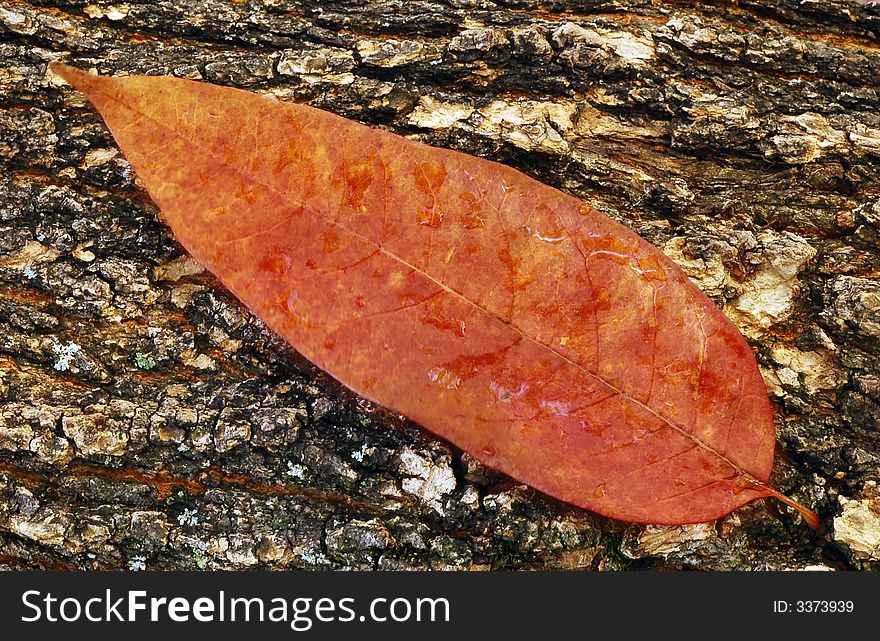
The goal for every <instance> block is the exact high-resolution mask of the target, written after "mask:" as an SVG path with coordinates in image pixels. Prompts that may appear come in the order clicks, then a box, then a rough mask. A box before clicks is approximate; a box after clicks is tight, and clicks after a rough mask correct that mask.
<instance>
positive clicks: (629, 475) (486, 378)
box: [53, 65, 816, 524]
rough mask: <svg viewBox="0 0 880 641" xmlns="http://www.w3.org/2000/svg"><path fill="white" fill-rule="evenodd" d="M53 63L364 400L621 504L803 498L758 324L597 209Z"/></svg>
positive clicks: (211, 242) (190, 238) (725, 505)
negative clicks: (791, 483)
mask: <svg viewBox="0 0 880 641" xmlns="http://www.w3.org/2000/svg"><path fill="white" fill-rule="evenodd" d="M53 69H54V70H55V71H56V73H59V74H61V75H62V76H63V77H65V78H66V79H67V80H68V81H70V82H71V83H72V84H74V85H75V86H76V87H77V88H79V89H80V90H82V91H83V92H84V93H85V94H86V95H87V97H88V98H89V99H90V100H91V101H92V103H93V104H95V106H96V107H97V108H98V110H99V111H100V112H101V114H102V116H103V117H104V119H105V121H106V122H107V124H108V125H109V127H110V129H111V131H112V132H113V134H114V137H115V138H116V140H117V142H118V143H119V145H120V146H121V148H122V149H123V151H124V153H125V155H126V157H127V158H128V159H129V161H130V162H131V164H132V165H133V166H134V168H135V170H136V172H137V174H138V176H139V177H140V179H141V180H142V181H143V183H144V184H145V185H146V187H147V190H148V191H149V193H150V196H151V197H152V198H153V200H154V201H155V202H156V203H157V205H158V206H159V207H160V209H161V211H162V214H163V216H164V218H165V219H166V221H167V222H168V224H169V225H170V226H171V228H172V229H173V230H174V232H175V234H176V236H177V238H178V239H179V240H180V242H181V243H182V244H183V245H184V247H186V249H187V250H188V251H189V252H190V253H191V254H192V255H193V256H194V257H195V258H196V259H198V260H199V261H200V262H201V263H202V264H204V265H205V266H206V267H207V268H208V269H209V270H210V271H212V272H214V273H215V274H216V275H217V276H218V277H219V278H220V279H221V280H222V281H223V283H224V284H225V285H226V286H227V287H228V288H229V289H230V291H232V292H233V293H234V294H235V295H236V296H237V297H238V298H239V299H240V300H241V301H243V302H244V303H245V304H246V305H247V306H248V307H249V308H250V309H251V310H252V311H253V312H254V313H255V314H256V315H257V316H259V317H260V318H262V319H263V320H264V321H265V322H266V323H267V325H268V326H269V327H271V328H272V329H273V330H274V331H276V332H277V333H278V334H280V335H281V336H283V337H284V338H285V339H286V340H287V341H289V342H290V343H291V344H292V345H293V346H294V347H295V348H296V349H297V350H299V351H300V352H301V353H302V354H303V355H305V356H306V357H307V358H309V359H310V360H311V361H312V362H314V363H315V364H316V365H318V366H320V367H321V368H322V369H324V370H326V371H327V372H329V373H330V374H331V375H333V376H334V377H335V378H337V379H338V380H340V381H341V382H342V383H344V384H345V385H347V386H348V387H350V388H351V389H353V390H355V391H356V392H358V393H359V394H361V395H363V396H365V397H367V398H370V399H372V400H374V401H376V402H378V403H380V404H383V405H385V406H387V407H389V408H391V409H394V410H396V411H399V412H401V413H403V414H405V415H407V416H408V417H410V418H412V419H413V420H415V421H417V422H418V423H420V424H421V425H423V426H425V427H426V428H428V429H429V430H431V431H432V432H434V433H435V434H437V435H439V436H441V437H443V438H446V439H448V440H449V441H451V442H452V443H454V444H456V445H457V446H459V447H461V448H462V449H464V450H465V451H467V452H468V453H470V454H471V455H473V456H474V457H476V458H478V459H480V460H481V461H483V462H484V463H486V464H488V465H490V466H492V467H494V468H497V469H499V470H501V471H504V472H505V473H507V474H509V475H511V476H512V477H514V478H515V479H517V480H519V481H522V482H525V483H528V484H530V485H532V486H534V487H536V488H538V489H540V490H542V491H544V492H546V493H548V494H551V495H553V496H555V497H558V498H560V499H563V500H565V501H568V502H571V503H573V504H576V505H579V506H582V507H585V508H587V509H590V510H594V511H596V512H599V513H601V514H604V515H607V516H610V517H614V518H619V519H624V520H630V521H638V522H653V523H668V524H677V523H690V522H699V521H706V520H711V519H715V518H718V517H720V516H723V515H725V514H727V513H729V512H730V511H731V510H733V509H735V508H737V507H739V506H741V505H744V504H745V503H748V502H749V501H752V500H754V499H757V498H762V497H768V496H776V497H777V498H781V499H782V500H785V501H786V502H789V503H790V501H788V499H785V497H782V496H781V495H779V494H778V493H777V492H776V491H775V490H773V489H772V488H770V487H769V485H768V484H767V481H768V478H769V474H770V469H771V467H772V464H773V451H774V443H775V437H774V425H773V417H772V412H771V409H770V405H769V402H768V399H767V393H766V390H765V387H764V382H763V380H762V378H761V376H760V373H759V371H758V368H757V365H756V363H755V359H754V356H753V355H752V353H751V350H750V348H749V346H748V344H747V343H746V341H745V340H744V339H743V337H742V336H741V335H740V334H739V332H738V330H737V329H736V327H735V326H734V325H733V324H732V323H730V321H728V320H727V319H726V318H725V317H724V316H723V315H722V314H721V312H720V311H719V310H718V309H717V308H716V307H715V306H714V305H713V304H712V303H711V301H710V300H709V299H708V298H706V296H705V295H704V294H703V293H702V292H700V291H699V290H698V289H697V288H696V287H695V286H694V285H693V284H692V283H691V282H690V281H689V280H688V279H687V277H686V276H685V275H684V274H683V273H682V272H681V271H680V270H679V269H678V268H677V267H676V266H675V265H674V264H673V263H672V262H671V261H670V260H669V259H667V258H666V257H665V256H664V255H663V254H662V253H661V252H660V251H659V250H657V249H656V248H654V247H653V246H651V245H650V244H648V243H647V242H645V241H644V240H642V239H641V238H639V237H638V236H637V235H636V234H634V233H633V232H631V231H630V230H628V229H627V228H625V227H623V226H622V225H620V224H618V223H615V222H614V221H612V220H611V219H609V218H607V217H606V216H604V215H602V214H601V213H599V212H598V211H596V210H595V209H593V208H592V207H590V206H589V205H586V204H584V203H583V202H581V201H579V200H577V199H575V198H572V197H570V196H568V195H566V194H564V193H562V192H560V191H558V190H556V189H553V188H551V187H548V186H546V185H543V184H541V183H538V182H536V181H534V180H532V179H531V178H529V177H527V176H525V175H524V174H522V173H520V172H518V171H515V170H513V169H510V168H508V167H505V166H503V165H499V164H497V163H493V162H489V161H486V160H482V159H479V158H475V157H471V156H467V155H464V154H461V153H457V152H453V151H448V150H443V149H437V148H432V147H428V146H426V145H422V144H418V143H415V142H412V141H409V140H406V139H404V138H401V137H399V136H395V135H393V134H389V133H386V132H382V131H378V130H375V129H371V128H368V127H364V126H362V125H360V124H357V123H355V122H352V121H349V120H346V119H343V118H340V117H338V116H335V115H332V114H329V113H325V112H323V111H319V110H316V109H313V108H310V107H306V106H302V105H295V104H283V103H279V102H275V101H271V100H267V99H265V98H262V97H260V96H257V95H254V94H251V93H248V92H244V91H240V90H235V89H228V88H221V87H217V86H212V85H208V84H203V83H196V82H191V81H185V80H179V79H173V78H155V77H154V78H148V77H131V78H115V79H111V78H99V77H95V76H91V75H89V74H86V73H85V72H82V71H79V70H75V69H73V68H71V67H65V66H61V65H56V66H54V67H53ZM796 507H798V509H801V510H802V513H803V514H804V516H805V518H807V520H808V521H811V522H815V518H816V517H815V515H813V514H812V513H810V512H809V511H807V510H805V509H803V508H801V507H800V506H796Z"/></svg>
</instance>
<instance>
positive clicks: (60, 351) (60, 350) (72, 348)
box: [52, 341, 82, 372]
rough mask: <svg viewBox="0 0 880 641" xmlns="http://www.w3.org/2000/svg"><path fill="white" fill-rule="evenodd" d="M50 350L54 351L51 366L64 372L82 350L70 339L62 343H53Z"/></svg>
mask: <svg viewBox="0 0 880 641" xmlns="http://www.w3.org/2000/svg"><path fill="white" fill-rule="evenodd" d="M52 351H53V352H55V364H54V365H53V367H54V368H55V369H57V370H58V371H59V372H66V371H67V370H69V369H70V366H71V365H72V364H73V362H74V361H75V360H76V358H77V356H78V355H79V354H80V353H81V352H82V347H80V346H79V345H77V344H76V343H74V342H73V341H70V342H68V343H66V344H64V345H53V346H52Z"/></svg>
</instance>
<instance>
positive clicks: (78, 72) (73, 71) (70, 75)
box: [49, 62, 97, 89]
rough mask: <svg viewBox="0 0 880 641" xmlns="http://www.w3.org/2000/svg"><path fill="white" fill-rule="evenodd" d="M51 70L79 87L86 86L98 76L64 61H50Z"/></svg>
mask: <svg viewBox="0 0 880 641" xmlns="http://www.w3.org/2000/svg"><path fill="white" fill-rule="evenodd" d="M49 71H51V72H52V73H54V74H55V75H56V76H60V77H61V78H63V79H64V80H65V82H67V83H68V84H70V85H73V86H74V87H76V88H77V89H82V88H83V87H84V86H88V85H90V84H92V83H93V82H94V80H95V79H96V78H97V76H93V75H92V74H90V73H89V72H87V71H84V70H82V69H78V68H77V67H71V66H70V65H66V64H64V63H63V62H50V63H49Z"/></svg>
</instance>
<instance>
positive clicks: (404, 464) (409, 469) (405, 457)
mask: <svg viewBox="0 0 880 641" xmlns="http://www.w3.org/2000/svg"><path fill="white" fill-rule="evenodd" d="M399 458H400V472H401V474H402V475H404V476H405V477H406V478H404V479H403V483H402V487H403V491H404V492H406V493H407V494H411V495H413V496H415V497H417V498H418V499H419V500H421V501H422V502H423V503H425V504H426V505H429V506H431V507H432V508H434V509H435V510H437V511H438V512H442V511H443V509H442V504H441V499H442V498H443V497H444V496H446V495H447V494H449V493H450V492H452V491H453V490H454V489H455V474H454V473H453V472H452V465H451V460H450V459H449V457H448V456H443V457H440V458H439V460H437V461H435V460H432V459H430V458H428V457H424V456H421V455H420V454H418V453H417V452H415V451H414V450H412V449H410V448H406V449H404V450H403V451H402V452H401V453H400V457H399Z"/></svg>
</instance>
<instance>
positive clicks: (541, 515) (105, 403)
mask: <svg viewBox="0 0 880 641" xmlns="http://www.w3.org/2000/svg"><path fill="white" fill-rule="evenodd" d="M878 36H880V6H877V5H875V4H870V3H868V4H866V3H860V2H853V1H845V0H822V1H820V0H816V1H812V2H802V1H800V0H772V1H771V0H766V1H763V0H762V1H746V0H743V1H740V2H735V1H734V2H730V1H728V2H722V1H717V2H709V3H706V2H700V3H697V2H664V3H658V2H652V1H649V0H619V1H614V0H609V1H604V2H602V1H589V0H575V1H572V2H542V3H539V2H531V1H530V0H507V1H504V0H498V1H497V2H478V1H471V0H447V1H445V2H443V1H440V0H435V1H427V0H424V1H418V2H403V1H399V0H390V1H387V2H369V3H361V2H344V1H343V2H334V1H330V2H317V1H298V2H294V1H288V0H265V1H259V0H245V1H243V2H233V3H225V2H217V1H213V0H189V1H187V2H179V1H173V2H172V1H171V0H165V1H158V2H131V3H127V2H121V3H120V2H115V1H114V2H113V3H110V2H104V1H97V2H86V1H83V0H62V1H61V2H55V3H52V4H51V5H50V4H49V3H43V2H39V1H34V2H24V1H22V0H2V2H0V61H2V66H0V132H2V133H0V163H2V168H3V169H2V172H0V566H5V567H9V568H22V567H29V568H35V567H44V568H59V567H60V568H82V569H99V568H100V569H105V568H135V569H137V568H144V567H145V568H149V569H172V568H174V569H189V568H245V567H247V568H318V569H319V568H343V567H344V568H389V569H392V568H442V569H446V568H474V569H489V568H493V569H494V568H547V569H553V568H587V569H618V568H684V567H688V568H701V569H745V568H756V569H759V568H779V569H797V568H803V567H808V566H823V567H830V568H860V567H866V568H876V567H878V559H880V551H878V550H880V517H878V516H877V515H878V514H880V499H878V496H877V491H876V480H877V478H878V474H880V436H878V427H880V365H878V356H880V285H878V284H877V276H878V274H880V115H878V114H880V95H878V84H880V46H878ZM53 60H60V61H64V62H68V63H71V64H75V65H77V66H80V67H85V68H90V69H96V70H97V71H99V72H100V73H103V74H122V73H128V74H135V73H149V74H165V75H176V76H182V77H188V78H196V79H204V80H207V81H210V82H215V83H220V84H226V85H232V86H238V87H244V88H247V89H249V90H251V91H257V92H261V93H266V94H269V95H273V96H275V97H277V98H279V99H282V100H296V101H301V102H307V103H309V104H312V105H314V106H317V107H321V108H323V109H327V110H330V111H333V112H336V113H339V114H342V115H344V116H347V117H349V118H353V119H356V120H359V121H361V122H364V123H367V124H371V125H374V126H380V127H384V128H387V129H390V130H392V131H395V132H398V133H401V134H404V135H408V136H411V137H413V138H416V139H420V140H423V141H425V142H428V143H430V144H434V145H438V146H443V147H450V148H455V149H459V150H461V151H465V152H468V153H472V154H475V155H480V156H483V157H486V158H491V159H493V160H498V161H501V162H504V163H507V164H509V165H512V166H514V167H517V168H519V169H522V170H523V171H525V172H527V173H529V174H530V175H532V176H535V177H536V178H538V179H540V180H542V181H544V182H546V183H549V184H552V185H555V186H558V187H559V188H561V189H564V190H566V191H568V192H569V193H572V194H575V195H577V196H579V197H581V198H583V199H585V200H587V201H589V202H590V203H591V204H593V205H594V206H596V207H598V208H599V209H601V210H603V211H604V212H606V213H607V214H609V215H611V216H613V217H615V218H617V219H618V220H621V221H622V222H624V223H626V224H628V225H630V226H631V227H632V228H634V229H635V230H636V231H637V232H638V233H640V234H641V235H643V236H644V237H645V238H647V239H648V240H650V241H651V242H653V243H655V244H656V245H658V246H660V247H662V248H663V249H664V251H666V252H667V254H669V255H670V256H671V257H672V258H674V259H675V260H676V261H678V262H679V263H680V264H681V265H682V266H683V267H684V268H685V269H686V271H688V273H689V274H690V275H691V276H692V278H693V279H694V280H695V282H697V283H698V284H699V285H700V286H701V287H702V288H703V289H704V290H705V291H706V292H707V293H708V294H709V295H710V296H711V297H712V298H713V300H715V301H716V302H717V303H718V305H719V306H720V307H722V309H724V311H725V312H726V313H727V314H728V315H729V317H730V318H731V319H732V320H733V321H734V322H735V323H737V325H738V326H739V327H740V329H741V330H742V331H743V333H744V334H745V335H746V336H747V337H748V338H749V340H750V341H751V343H752V345H753V347H754V349H755V352H756V354H757V356H758V360H759V363H760V365H761V367H762V370H763V372H764V374H765V378H766V380H767V383H768V389H769V391H770V394H771V398H772V399H773V401H774V403H775V408H776V415H777V431H778V436H779V443H778V447H777V463H776V467H775V471H774V476H773V482H774V484H775V485H776V486H777V487H778V488H779V489H780V490H782V491H785V492H786V493H789V494H790V495H792V496H793V497H795V498H796V499H797V500H799V501H801V502H803V503H805V504H807V505H810V506H812V507H813V508H814V509H816V510H817V511H818V512H819V513H820V515H821V516H822V517H823V519H824V522H825V525H826V528H827V531H825V532H815V531H813V530H811V529H809V528H808V527H806V526H805V525H804V524H803V522H802V521H801V520H800V518H799V517H798V516H797V515H796V513H794V512H792V511H790V510H788V509H787V508H784V507H783V506H781V505H780V504H776V503H772V502H769V501H761V502H757V503H754V504H752V505H750V506H748V507H746V508H743V509H741V510H738V511H737V512H736V513H734V514H733V515H731V516H730V517H728V518H726V519H724V520H722V521H719V522H718V523H712V524H706V525H698V526H687V527H680V528H660V527H651V526H647V527H646V526H637V525H631V524H626V523H620V522H614V521H610V520H607V519H604V518H601V517H598V516H596V515H593V514H590V513H588V512H585V511H582V510H579V509H576V508H573V507H571V506H567V505H565V504H562V503H559V502H557V501H554V500H552V499H549V498H547V497H545V496H542V495H540V494H538V493H536V492H534V491H532V490H530V489H528V488H525V487H522V486H518V485H517V484H515V483H514V482H512V481H511V480H510V479H507V478H505V477H503V476H502V475H499V474H497V473H495V472H493V471H491V470H488V469H486V468H484V467H482V466H481V465H480V464H479V463H477V462H476V461H474V460H472V459H469V458H468V457H466V456H463V455H462V454H461V452H459V451H457V450H456V449H455V448H454V447H451V446H450V445H448V444H444V443H440V442H437V441H436V440H435V439H433V438H432V437H431V436H430V435H429V434H427V433H426V432H425V431H423V430H421V429H420V428H419V427H418V426H415V425H413V424H410V423H407V422H406V421H404V420H402V419H401V417H398V416H394V415H391V414H389V413H387V412H385V411H384V410H382V409H381V408H377V407H374V406H371V405H370V404H369V403H366V402H365V401H363V400H361V399H358V398H357V397H355V396H354V395H352V394H351V393H350V392H348V391H346V390H345V389H343V388H341V387H340V386H339V385H338V384H336V383H334V382H333V381H332V380H331V379H330V378H329V377H327V376H326V375H324V374H323V373H321V372H320V371H317V370H316V369H315V368H313V367H312V366H311V365H309V363H307V362H305V361H304V360H303V359H302V358H301V357H299V356H298V355H297V354H296V353H295V352H294V351H293V350H292V349H291V348H289V347H288V346H286V345H285V344H283V343H282V342H281V341H280V340H279V339H278V338H277V337H275V336H273V335H272V334H271V333H270V332H268V331H267V330H266V329H265V327H264V326H263V325H262V323H260V322H259V321H258V320H256V319H255V318H253V317H252V316H251V315H250V314H249V313H248V311H247V310H246V309H244V308H243V307H242V306H241V305H239V304H238V303H237V301H236V300H235V299H234V298H233V297H231V295H230V294H228V293H227V292H226V291H224V289H223V288H222V286H220V285H219V283H218V282H217V281H216V280H215V279H214V278H213V277H211V276H210V275H209V274H207V273H205V272H203V271H202V270H201V269H200V268H199V266H198V265H197V264H195V263H194V262H192V261H191V260H190V259H188V258H187V257H186V256H185V254H184V252H183V251H182V250H181V248H180V247H179V246H178V245H177V244H176V243H175V241H174V240H173V238H172V236H171V234H170V232H169V231H168V230H167V229H166V228H165V227H164V226H163V225H162V224H161V222H160V220H159V217H158V212H157V210H156V208H155V207H154V205H153V204H152V203H151V202H150V201H149V199H148V197H147V196H146V194H145V192H144V191H143V190H142V189H140V188H139V187H138V185H137V178H136V176H134V175H133V174H132V172H131V171H130V168H129V166H128V164H127V163H126V161H125V160H124V158H123V157H122V155H121V154H120V153H119V152H118V150H117V149H116V147H115V145H114V143H113V140H112V138H111V137H110V135H109V133H108V132H107V130H106V129H105V127H104V126H103V124H102V122H101V120H100V118H98V116H97V115H96V114H95V112H94V110H93V109H92V108H91V107H90V106H89V105H88V104H87V103H85V101H84V100H83V98H82V97H81V96H80V95H79V94H77V93H76V92H74V91H73V90H71V89H70V88H69V87H68V86H66V85H64V83H63V82H62V81H61V80H60V79H59V78H57V77H56V76H54V75H53V74H51V73H50V72H48V71H47V64H48V62H50V61H53Z"/></svg>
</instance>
